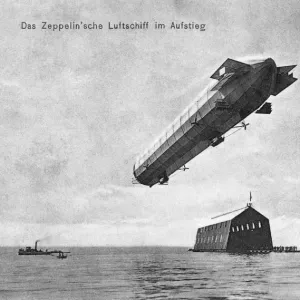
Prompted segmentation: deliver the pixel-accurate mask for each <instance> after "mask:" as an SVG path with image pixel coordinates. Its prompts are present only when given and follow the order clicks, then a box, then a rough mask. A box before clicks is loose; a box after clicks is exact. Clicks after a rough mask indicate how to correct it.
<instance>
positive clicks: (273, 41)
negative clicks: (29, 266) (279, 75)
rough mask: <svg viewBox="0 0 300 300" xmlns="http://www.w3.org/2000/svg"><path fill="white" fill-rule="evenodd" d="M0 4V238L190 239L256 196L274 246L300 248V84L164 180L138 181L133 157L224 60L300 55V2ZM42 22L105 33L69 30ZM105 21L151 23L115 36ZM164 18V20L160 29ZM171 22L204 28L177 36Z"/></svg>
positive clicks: (24, 241)
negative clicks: (166, 182)
mask: <svg viewBox="0 0 300 300" xmlns="http://www.w3.org/2000/svg"><path fill="white" fill-rule="evenodd" d="M128 2H130V3H128ZM0 5H1V6H2V7H1V12H2V15H1V27H0V34H1V40H0V45H1V55H0V66H1V68H0V92H1V97H0V101H1V107H2V109H1V111H0V113H1V118H0V120H1V121H0V122H1V125H0V135H1V144H0V149H1V156H0V160H1V163H0V167H1V172H0V174H1V175H0V176H1V180H0V184H1V189H0V193H1V201H0V225H1V231H0V243H1V245H31V244H33V242H34V241H35V240H36V239H43V241H42V244H41V246H43V245H45V246H46V245H55V244H59V245H67V246H68V245H80V246H84V245H126V246H129V245H183V246H186V247H192V246H193V244H194V241H195V235H196V231H197V228H198V227H199V226H200V225H205V223H206V222H207V221H208V220H209V219H210V217H213V216H215V215H217V214H220V213H223V212H227V211H230V210H234V209H237V208H240V207H243V206H245V205H246V203H247V201H248V199H249V191H250V190H251V191H252V195H253V203H254V207H255V208H256V209H257V210H258V211H260V212H261V213H263V214H264V215H266V216H267V217H268V218H269V219H270V221H271V230H272V235H273V242H274V244H275V245H279V244H287V245H289V244H291V245H294V244H295V245H300V204H299V197H300V188H299V186H300V177H299V172H300V159H299V157H300V142H299V141H300V132H299V125H300V99H299V81H297V82H296V83H295V84H293V85H292V86H291V87H289V88H288V89H287V90H285V91H284V92H282V93H281V94H280V95H278V96H277V97H271V98H270V100H271V101H272V103H273V112H272V114H271V115H253V116H250V117H248V118H247V121H248V122H249V123H250V126H249V127H248V129H247V131H239V132H238V133H236V134H234V135H232V136H231V137H230V138H228V139H227V140H226V141H225V143H223V144H221V145H220V146H218V147H216V148H212V147H210V148H208V149H207V150H206V151H205V152H203V153H202V154H200V155H199V156H197V157H196V158H195V159H193V160H192V161H191V162H190V163H189V164H188V167H189V168H190V169H189V170H188V171H187V172H181V173H178V174H177V175H176V176H174V177H173V178H172V180H171V181H170V184H169V185H168V186H155V187H153V188H151V189H149V188H148V187H144V186H139V185H132V184H131V180H132V176H133V175H132V168H133V164H134V162H135V158H136V156H137V155H139V154H140V153H141V152H143V151H144V149H145V148H146V147H148V146H149V144H151V143H152V141H153V140H154V139H155V138H156V137H157V136H158V135H159V134H160V133H161V132H162V131H163V130H164V129H165V127H166V126H168V125H169V123H171V122H172V121H173V120H174V119H175V117H176V116H177V115H178V114H179V113H180V112H181V111H182V110H183V109H184V108H185V107H186V106H187V105H188V104H190V102H191V101H192V100H193V99H194V97H195V96H196V95H197V94H198V93H199V92H200V91H201V90H202V89H203V88H204V87H205V86H206V84H207V83H208V78H209V76H210V75H211V74H212V73H213V72H214V71H215V70H216V69H217V68H218V67H219V66H220V65H221V64H222V63H223V62H224V61H225V60H226V59H227V58H233V59H234V58H240V57H245V56H263V57H272V58H273V59H274V60H275V61H276V63H277V65H291V64H299V63H300V54H299V53H300V51H299V49H300V39H299V32H300V10H299V1H298V0H295V1H292V0H289V1H282V0H276V1H275V0H263V1H261V0H260V1H249V0H247V1H246V0H245V1H241V0H236V1H213V0H202V1H92V0H90V1H51V3H50V2H49V3H48V4H45V3H44V1H34V0H30V1H2V4H0ZM43 21H47V22H49V23H50V24H58V23H69V22H73V21H74V22H76V23H80V22H83V23H92V22H95V23H96V24H100V23H102V24H103V27H104V28H103V29H102V30H84V29H82V28H81V29H80V30H71V29H69V30H62V31H60V32H59V31H52V30H42V29H41V26H42V22H43ZM109 21H110V22H112V23H118V22H119V21H121V22H125V23H131V22H134V21H137V22H140V21H147V22H149V23H150V27H149V29H148V30H114V31H112V30H108V28H107V23H108V22H109ZM155 21H157V22H161V23H165V24H166V26H167V28H166V29H164V30H154V29H153V24H154V22H155ZM172 21H176V22H181V21H184V22H186V23H188V22H195V23H199V24H202V23H204V24H206V31H204V32H201V31H199V30H178V31H175V30H172V29H170V28H168V27H169V25H170V23H171V22H172ZM21 22H26V23H27V29H21ZM23 24H24V23H23ZM28 24H31V25H32V24H35V25H36V29H28V28H29V26H28ZM295 77H299V67H297V68H296V69H295Z"/></svg>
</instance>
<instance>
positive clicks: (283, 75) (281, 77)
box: [272, 65, 297, 96]
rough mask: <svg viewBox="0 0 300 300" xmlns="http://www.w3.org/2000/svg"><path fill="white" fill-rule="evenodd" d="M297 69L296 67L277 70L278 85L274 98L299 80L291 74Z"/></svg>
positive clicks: (275, 88) (273, 93)
mask: <svg viewBox="0 0 300 300" xmlns="http://www.w3.org/2000/svg"><path fill="white" fill-rule="evenodd" d="M295 67H296V65H292V66H283V67H278V68H277V77H276V84H275V87H274V89H273V91H272V95H273V96H276V95H278V94H279V93H281V92H282V91H283V90H285V89H286V88H287V87H288V86H290V85H291V84H293V83H294V82H295V81H296V80H297V78H295V77H294V76H293V73H291V74H289V72H290V71H291V70H293V69H294V68H295Z"/></svg>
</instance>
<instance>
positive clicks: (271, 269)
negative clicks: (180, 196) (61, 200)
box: [0, 247, 300, 300]
mask: <svg viewBox="0 0 300 300" xmlns="http://www.w3.org/2000/svg"><path fill="white" fill-rule="evenodd" d="M17 250H18V249H16V248H0V268H1V269H0V299H1V300H2V299H26V300H27V299H28V300H29V299H31V300H32V299H53V300H55V299H75V300H76V299H106V300H107V299H214V300H225V299H228V300H229V299H289V300H293V299H295V300H296V299H297V300H299V299H300V253H290V254H288V253H284V254H282V253H281V254H279V253H271V254H264V255H233V254H226V253H192V252H187V249H186V248H175V247H174V248H173V247H171V248H168V247H149V248H148V247H141V248H139V247H134V248H73V249H72V248H70V249H69V250H70V251H71V252H72V254H71V255H70V256H69V257H68V258H67V259H64V260H61V259H57V258H56V257H53V256H44V257H43V256H18V255H17Z"/></svg>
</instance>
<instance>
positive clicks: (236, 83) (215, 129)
mask: <svg viewBox="0 0 300 300" xmlns="http://www.w3.org/2000/svg"><path fill="white" fill-rule="evenodd" d="M222 67H223V68H222ZM222 69H225V70H223V72H224V74H221V72H222ZM277 71H278V68H277V67H276V64H275V62H274V61H273V60H272V59H267V60H265V61H263V62H260V63H256V64H253V65H249V64H244V63H241V62H237V61H233V60H230V59H228V60H227V61H226V62H225V63H224V64H223V65H222V66H221V67H220V68H219V69H218V70H217V71H216V72H215V73H214V74H213V75H212V77H211V78H214V79H217V80H218V82H217V83H216V85H214V86H213V87H211V88H209V89H207V90H206V91H205V92H204V93H203V94H202V95H201V96H199V97H198V98H197V99H196V100H195V101H194V102H193V103H192V105H190V106H189V107H188V108H187V109H186V110H185V111H184V112H183V113H182V114H181V115H180V116H179V117H178V118H177V119H176V120H175V121H174V122H173V123H172V124H171V125H170V126H169V128H168V129H167V130H166V131H165V132H164V133H163V134H162V135H161V137H160V138H159V139H158V140H157V141H156V142H155V143H154V145H153V146H152V147H150V148H149V149H147V150H146V151H145V153H144V154H143V155H141V156H140V157H139V158H138V159H137V162H136V164H135V165H134V176H135V178H136V179H137V181H138V182H139V183H141V184H144V185H148V186H150V187H151V186H153V185H155V184H156V183H165V182H167V181H168V179H169V177H170V175H172V174H173V173H174V172H175V171H177V170H178V169H180V168H182V167H183V166H185V164H187V162H189V161H190V160H191V159H193V158H194V157H195V156H197V155H198V154H200V153H201V152H202V151H204V150H205V149H206V148H208V147H209V146H216V145H218V144H219V143H221V142H222V141H224V138H223V137H222V136H223V134H225V133H226V132H227V131H228V130H230V129H231V128H233V127H234V126H235V125H236V124H238V123H239V122H241V121H242V120H244V119H245V118H246V117H247V116H248V115H249V114H251V113H252V112H254V111H255V110H257V109H259V108H260V107H261V106H262V105H263V104H264V103H265V101H266V100H267V99H268V98H269V97H270V95H271V94H272V93H274V91H275V90H276V88H275V87H276V82H277V80H278V76H277ZM289 77H291V76H290V75H289ZM292 78H293V77H292ZM293 79H294V80H296V79H295V78H293ZM288 84H289V83H288Z"/></svg>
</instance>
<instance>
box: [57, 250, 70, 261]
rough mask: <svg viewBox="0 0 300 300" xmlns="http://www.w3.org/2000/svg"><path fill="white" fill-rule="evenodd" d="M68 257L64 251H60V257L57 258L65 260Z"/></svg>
mask: <svg viewBox="0 0 300 300" xmlns="http://www.w3.org/2000/svg"><path fill="white" fill-rule="evenodd" d="M67 257H68V256H67V255H66V254H64V253H63V252H62V251H60V252H59V253H58V256H57V258H61V259H64V258H67Z"/></svg>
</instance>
